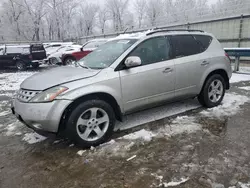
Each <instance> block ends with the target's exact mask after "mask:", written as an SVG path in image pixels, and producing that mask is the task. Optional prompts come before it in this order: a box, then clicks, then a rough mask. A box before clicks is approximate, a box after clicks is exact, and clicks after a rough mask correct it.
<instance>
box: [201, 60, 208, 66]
mask: <svg viewBox="0 0 250 188" xmlns="http://www.w3.org/2000/svg"><path fill="white" fill-rule="evenodd" d="M207 65H209V62H208V61H203V62H202V63H201V66H207Z"/></svg>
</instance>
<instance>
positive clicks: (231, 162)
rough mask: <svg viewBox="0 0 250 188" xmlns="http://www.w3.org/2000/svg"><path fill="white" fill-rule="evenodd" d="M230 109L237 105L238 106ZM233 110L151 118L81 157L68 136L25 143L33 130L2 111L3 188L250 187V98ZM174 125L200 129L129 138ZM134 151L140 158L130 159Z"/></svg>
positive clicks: (199, 110) (243, 93)
mask: <svg viewBox="0 0 250 188" xmlns="http://www.w3.org/2000/svg"><path fill="white" fill-rule="evenodd" d="M243 86H244V87H245V86H250V82H249V81H246V82H241V83H235V84H233V86H232V88H231V90H230V93H233V94H237V95H236V96H244V97H246V98H249V97H250V91H247V90H242V89H239V87H243ZM0 101H2V109H1V108H0V113H1V111H2V112H3V111H4V110H6V109H8V108H9V105H10V98H9V96H8V95H7V92H6V95H1V96H0ZM194 103H197V101H195V102H194ZM184 105H185V104H184ZM225 108H227V106H225ZM228 108H232V111H233V106H229V107H228ZM226 110H228V111H226V112H227V113H228V114H224V115H220V116H218V117H217V116H207V115H206V113H204V112H207V111H206V109H203V108H202V107H198V108H196V109H193V110H189V111H187V112H184V113H181V114H177V115H174V116H171V117H167V118H164V119H161V120H158V121H154V122H151V123H146V124H143V125H140V126H139V127H135V128H132V129H129V130H126V131H121V132H118V133H116V134H115V135H114V138H113V140H112V141H111V142H109V143H107V144H104V145H102V146H100V147H97V148H91V149H90V150H83V151H82V153H80V155H81V156H80V155H78V154H77V152H78V151H79V150H81V149H82V148H78V147H76V146H74V145H73V144H72V143H71V142H70V141H67V140H60V139H59V140H58V139H57V138H48V139H46V140H44V141H42V142H38V143H34V144H29V143H27V142H25V141H24V140H23V135H24V134H25V133H31V132H32V131H31V130H29V129H28V128H26V127H25V126H23V125H22V124H20V123H18V122H16V119H15V117H14V116H13V115H12V114H10V113H8V114H2V116H1V117H0V188H28V187H32V188H33V187H34V188H50V187H58V188H69V187H70V188H71V187H72V188H78V187H84V188H85V187H86V188H88V187H89V188H123V187H124V188H125V187H128V188H150V187H153V188H154V187H177V188H223V187H226V188H227V187H232V188H233V187H235V188H238V187H239V188H240V187H242V188H244V187H250V184H249V182H250V147H249V146H250V139H249V138H250V136H249V135H250V103H248V102H246V103H244V104H242V105H241V106H239V107H237V108H236V110H237V113H235V114H234V115H232V114H231V113H230V112H231V110H230V109H226ZM204 114H205V115H204ZM177 116H178V117H177ZM180 119H181V120H182V121H183V120H188V121H184V122H182V121H179V120H180ZM177 120H178V122H177ZM175 122H177V123H175ZM180 122H182V123H180ZM186 122H188V123H186ZM14 123H15V125H16V126H17V128H16V127H12V126H13V124H14ZM173 124H178V126H192V127H200V128H197V129H195V130H193V129H192V130H191V129H190V131H189V130H186V131H184V132H179V133H178V130H179V129H176V131H177V133H175V134H170V135H168V136H167V135H165V136H160V135H157V136H152V137H150V138H149V139H146V140H145V139H135V140H134V139H127V140H126V139H124V138H126V136H128V135H130V134H131V133H133V132H137V131H140V130H147V131H151V132H152V133H155V132H157V131H158V130H163V129H165V128H166V127H170V129H171V127H172V129H174V126H172V125H173ZM1 126H2V129H1ZM14 130H15V131H14ZM130 157H134V158H133V159H131V160H129V161H127V159H128V158H130Z"/></svg>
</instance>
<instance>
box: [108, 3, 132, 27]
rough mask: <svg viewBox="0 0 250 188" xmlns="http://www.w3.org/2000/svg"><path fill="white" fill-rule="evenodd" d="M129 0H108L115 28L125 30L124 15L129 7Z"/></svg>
mask: <svg viewBox="0 0 250 188" xmlns="http://www.w3.org/2000/svg"><path fill="white" fill-rule="evenodd" d="M128 2H129V0H107V1H106V7H107V9H108V10H109V12H110V14H111V16H112V21H113V25H114V30H115V31H119V30H124V15H125V13H126V11H127V8H128Z"/></svg>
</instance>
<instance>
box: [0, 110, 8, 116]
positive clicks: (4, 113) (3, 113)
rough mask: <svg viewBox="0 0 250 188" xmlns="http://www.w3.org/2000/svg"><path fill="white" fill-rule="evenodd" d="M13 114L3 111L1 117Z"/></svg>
mask: <svg viewBox="0 0 250 188" xmlns="http://www.w3.org/2000/svg"><path fill="white" fill-rule="evenodd" d="M10 113H11V112H10V111H2V112H0V117H2V116H6V115H9V114H10Z"/></svg>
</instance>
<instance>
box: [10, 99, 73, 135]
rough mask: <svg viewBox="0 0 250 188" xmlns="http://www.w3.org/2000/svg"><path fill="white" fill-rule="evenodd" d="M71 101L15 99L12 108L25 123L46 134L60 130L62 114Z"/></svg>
mask: <svg viewBox="0 0 250 188" xmlns="http://www.w3.org/2000/svg"><path fill="white" fill-rule="evenodd" d="M71 102H72V101H69V100H55V101H53V102H50V103H23V102H20V101H19V100H17V99H15V100H14V101H13V104H12V108H11V110H12V113H13V114H14V115H15V116H16V117H17V118H18V120H20V121H21V122H22V123H23V124H25V125H26V126H28V127H29V128H31V129H33V130H35V131H36V132H38V133H39V134H42V135H44V133H57V132H58V129H59V125H60V120H61V117H62V114H63V112H64V110H65V109H66V108H67V106H68V105H69V104H70V103H71Z"/></svg>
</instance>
